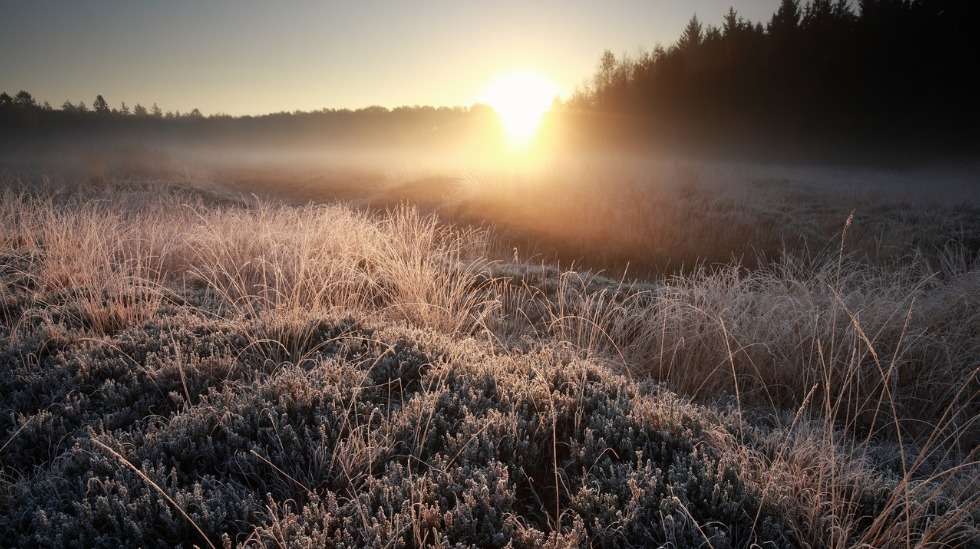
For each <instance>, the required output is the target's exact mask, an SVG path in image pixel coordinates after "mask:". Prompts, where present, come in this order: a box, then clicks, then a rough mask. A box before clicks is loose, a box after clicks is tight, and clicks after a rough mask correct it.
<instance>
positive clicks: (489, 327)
mask: <svg viewBox="0 0 980 549" xmlns="http://www.w3.org/2000/svg"><path fill="white" fill-rule="evenodd" d="M641 168H642V169H637V170H636V172H635V173H641V172H642V173H646V174H649V173H653V174H654V175H653V176H650V175H647V176H645V177H642V178H640V177H633V176H630V175H629V174H618V173H611V174H610V173H607V172H606V171H605V170H604V168H603V167H602V166H599V165H596V166H592V167H591V168H589V167H588V166H586V167H585V168H581V167H579V168H575V169H574V170H571V171H568V172H557V171H555V170H552V169H550V168H549V167H545V168H542V169H541V170H539V171H538V172H536V173H533V174H531V175H526V176H519V175H515V174H496V175H492V176H491V175H472V176H468V177H462V178H445V177H437V176H435V175H432V174H421V173H420V174H416V175H413V176H412V177H408V178H406V177H400V178H399V177H390V176H388V177H381V176H378V177H374V176H371V177H369V176H364V177H361V178H355V179H351V178H347V179H346V180H347V181H354V182H355V184H351V183H348V184H346V185H340V184H339V183H336V182H334V181H333V180H332V179H331V180H330V181H327V180H326V179H329V178H326V179H325V176H318V175H317V176H313V175H310V174H309V173H306V172H295V173H289V172H286V171H282V170H280V171H274V172H273V171H270V172H261V171H257V170H254V169H248V170H239V171H237V172H236V171H233V170H231V169H228V168H225V169H222V170H218V169H214V170H210V171H208V172H207V173H189V172H188V173H186V174H184V175H183V176H180V177H177V176H173V175H172V174H171V175H168V176H167V177H165V178H155V177H146V176H141V177H135V176H123V175H118V174H115V175H102V176H99V177H88V176H86V177H67V176H65V177H50V178H49V177H38V176H24V175H14V174H7V175H5V176H4V177H3V179H2V181H0V365H2V366H0V395H3V396H2V398H0V532H3V534H2V535H0V545H2V546H11V547H28V546H49V547H61V546H85V547H95V546H104V547H118V546H173V545H185V546H191V545H196V546H200V547H218V546H229V547H230V546H239V545H240V546H249V547H287V546H288V547H293V546H295V547H321V546H347V547H360V546H373V547H416V546H423V545H435V546H489V547H505V546H512V547H569V546H599V547H650V546H669V547H713V548H716V549H720V548H723V547H752V546H759V547H834V548H838V547H840V548H843V547H976V546H978V539H980V530H978V528H980V524H978V520H980V462H978V455H977V448H978V442H980V426H978V424H977V418H978V413H980V400H978V390H980V377H978V373H980V372H978V367H980V226H978V223H980V221H978V220H980V207H978V205H977V204H976V203H966V204H965V205H964V204H963V203H962V201H960V200H957V199H953V200H951V201H950V202H948V203H944V202H941V201H932V202H930V201H927V200H924V199H922V197H921V195H918V194H915V193H914V192H905V191H903V190H901V188H898V187H899V186H897V185H896V186H888V185H884V184H882V185H879V184H876V183H874V182H868V181H863V182H862V184H860V185H859V184H850V183H844V184H842V185H841V186H840V187H837V188H831V187H827V186H822V185H809V184H805V183H801V182H800V181H801V177H800V176H799V174H794V173H790V172H787V173H784V174H776V175H773V173H771V172H770V173H767V174H762V175H759V174H755V173H752V172H751V170H749V169H748V168H746V169H744V170H742V171H739V169H736V168H733V167H731V166H729V167H724V168H719V169H717V170H710V169H706V168H699V167H697V166H694V167H691V166H689V165H684V164H678V163H673V164H665V165H663V166H659V167H657V168H656V169H655V170H653V172H651V170H650V169H649V167H648V166H643V167H641ZM733 170H734V171H735V172H737V173H740V174H741V175H742V176H741V177H740V178H739V179H738V182H737V184H733V183H732V181H731V180H730V179H725V177H727V176H725V174H730V173H732V172H733ZM573 171H574V172H575V173H572V172H573ZM343 179H344V178H342V177H341V178H337V180H338V181H339V180H343ZM803 179H805V178H803ZM886 179H887V178H886ZM972 192H973V191H969V190H968V191H966V194H971V193H972ZM936 194H937V193H934V194H933V196H935V195H936Z"/></svg>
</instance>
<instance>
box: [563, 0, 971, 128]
mask: <svg viewBox="0 0 980 549" xmlns="http://www.w3.org/2000/svg"><path fill="white" fill-rule="evenodd" d="M978 8H980V2H976V1H975V0H859V1H858V2H857V3H856V4H852V3H851V2H849V1H848V0H811V1H809V2H807V3H805V4H803V3H801V2H800V1H799V0H782V2H781V4H780V5H779V7H778V9H777V10H776V12H775V13H774V14H773V15H772V17H771V18H770V19H769V21H768V22H767V23H766V24H763V23H761V22H751V21H748V20H746V19H745V18H743V17H741V16H740V15H739V14H738V12H737V11H736V10H735V9H734V8H730V9H729V10H728V12H727V13H726V14H725V15H724V17H723V20H722V23H721V25H720V26H715V25H705V24H703V23H702V22H701V21H700V20H699V19H698V17H697V16H696V15H695V16H694V17H692V18H691V20H690V22H689V23H688V24H687V27H686V28H685V29H684V31H683V32H682V33H681V35H680V37H679V38H678V40H677V41H676V42H675V43H674V44H672V45H670V46H669V47H663V46H660V45H658V46H657V47H655V48H654V49H653V50H651V51H648V52H643V53H641V54H639V55H637V56H629V55H622V56H618V57H617V56H616V55H614V54H613V53H612V52H611V51H606V52H605V53H604V54H603V55H602V57H601V59H600V62H599V66H598V69H597V71H596V73H595V74H594V76H593V78H592V79H591V81H590V82H588V83H587V84H586V85H585V86H584V87H583V88H582V89H580V90H579V91H578V92H577V93H576V94H575V96H574V97H573V99H572V101H571V104H572V106H574V107H576V108H578V109H582V110H587V111H594V112H602V113H617V114H626V115H629V117H628V118H629V119H631V120H632V121H633V123H634V125H635V127H636V128H637V129H638V130H640V131H650V132H655V133H661V134H662V133H665V132H673V133H675V134H678V135H680V136H682V137H688V138H691V139H694V140H712V139H720V140H723V141H731V140H733V139H743V138H745V137H746V136H770V137H780V138H786V137H789V138H794V139H804V140H809V141H815V140H826V139H836V138H841V137H844V138H846V139H851V140H855V141H860V140H862V139H863V140H865V141H875V140H883V141H887V142H892V141H893V140H894V138H895V137H896V136H903V137H905V138H908V139H910V140H913V141H919V142H933V143H935V142H936V141H937V140H939V139H940V138H942V137H959V138H968V139H973V140H975V139H976V135H975V133H976V129H977V122H978V121H980V117H978V110H980V109H978V103H980V87H978V84H977V80H978V79H977V74H976V73H977V70H978V68H980V63H978V61H980V56H978V51H980V50H978V37H980V31H978V30H977V23H978V21H980V19H978V16H980V10H978Z"/></svg>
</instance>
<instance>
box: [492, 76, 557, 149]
mask: <svg viewBox="0 0 980 549" xmlns="http://www.w3.org/2000/svg"><path fill="white" fill-rule="evenodd" d="M556 96H558V87H557V86H555V84H554V83H553V82H551V81H550V80H548V79H547V78H545V77H543V76H541V75H539V74H536V73H533V72H515V73H510V74H506V75H503V76H500V77H498V78H497V79H496V80H494V81H493V82H492V83H491V84H490V85H489V86H488V87H487V89H486V91H485V92H484V94H483V96H482V97H481V101H482V102H484V103H486V104H488V105H490V107H492V108H493V110H494V111H496V113H497V116H498V117H500V122H501V124H502V125H503V127H504V132H505V133H506V134H507V139H508V141H510V143H511V144H512V145H518V146H521V145H526V144H528V143H529V142H530V141H531V139H532V138H533V137H534V134H535V133H536V132H537V130H538V127H539V126H540V125H541V119H542V118H543V117H544V115H545V113H547V112H548V110H549V109H550V108H551V104H552V102H553V101H554V99H555V97H556Z"/></svg>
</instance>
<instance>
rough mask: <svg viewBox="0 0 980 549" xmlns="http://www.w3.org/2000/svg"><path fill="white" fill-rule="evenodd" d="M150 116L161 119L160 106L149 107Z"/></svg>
mask: <svg viewBox="0 0 980 549" xmlns="http://www.w3.org/2000/svg"><path fill="white" fill-rule="evenodd" d="M150 114H151V115H153V117H154V118H163V111H162V110H160V106H159V105H157V104H156V103H154V104H153V106H152V107H150Z"/></svg>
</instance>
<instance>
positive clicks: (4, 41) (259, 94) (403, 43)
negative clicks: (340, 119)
mask: <svg viewBox="0 0 980 549" xmlns="http://www.w3.org/2000/svg"><path fill="white" fill-rule="evenodd" d="M732 4H734V6H735V8H736V9H737V10H738V11H739V12H740V13H741V14H742V15H743V16H746V17H747V18H749V19H751V20H753V21H759V20H763V21H765V20H768V19H769V16H770V15H771V14H772V12H773V11H774V10H775V9H776V6H777V5H778V0H741V1H740V0H686V1H668V0H609V1H606V2H602V1H584V0H568V1H564V2H562V1H555V0H544V1H537V2H533V1H529V0H525V1H511V0H498V1H481V2H475V1H465V0H456V1H452V0H439V1H428V2H423V1H418V2H409V1H402V2H396V1H380V0H362V1H357V2H328V1H323V0H320V1H314V0H293V1H283V2H272V1H261V0H212V1H205V0H160V1H155V2H151V1H139V0H129V1H125V0H89V1H85V0H75V1H63V2H56V1H51V0H0V90H6V91H7V92H8V93H10V94H11V95H13V94H14V93H16V92H17V91H18V90H21V89H26V90H28V91H30V92H31V93H33V94H34V96H35V97H36V98H37V99H39V100H47V101H50V102H51V104H52V105H54V106H56V107H57V106H59V105H61V103H62V102H64V100H65V99H70V100H71V101H73V102H78V101H79V100H84V101H85V102H86V103H87V104H89V105H91V103H92V100H93V99H94V98H95V95H96V94H99V93H101V94H103V95H104V96H105V97H106V99H107V100H108V101H109V103H110V104H112V105H113V106H118V105H119V102H120V101H126V102H127V104H129V105H133V104H134V103H137V102H138V103H142V104H144V105H150V104H152V103H153V102H157V103H158V104H159V105H160V106H161V108H163V109H164V110H173V109H178V110H181V111H188V110H190V109H192V108H194V107H197V108H200V109H201V110H202V111H203V112H204V113H205V114H211V113H216V112H224V113H229V114H258V113H267V112H277V111H282V110H289V111H291V110H296V109H300V110H314V109H320V108H323V107H337V108H340V107H350V108H357V107H365V106H370V105H383V106H386V107H395V106H399V105H436V106H442V105H470V104H472V103H473V102H474V101H475V100H476V99H477V98H478V97H479V96H480V95H481V93H482V91H483V90H485V89H486V87H487V85H488V84H489V83H490V82H491V81H492V80H493V79H494V78H495V77H496V76H498V75H500V74H505V73H509V72H515V71H534V72H537V73H540V74H542V75H544V76H546V77H547V78H549V79H551V80H552V81H554V82H555V84H557V85H558V87H559V88H560V89H561V90H562V92H563V93H564V94H565V95H567V94H569V93H570V92H571V91H573V90H574V89H575V87H576V86H577V85H579V84H581V83H582V82H583V81H584V80H585V79H586V78H588V77H589V76H590V75H591V74H592V72H593V70H594V68H595V66H596V63H597V61H598V59H599V55H600V54H601V53H602V51H603V50H605V49H611V50H613V51H614V52H616V53H624V52H625V53H636V52H637V51H639V50H640V49H641V48H642V49H650V48H651V47H652V46H653V45H655V44H656V43H657V42H662V43H664V44H669V43H671V42H673V41H674V40H675V39H676V38H677V36H678V35H679V33H680V31H681V29H682V28H683V26H684V25H685V24H686V22H687V20H688V19H689V18H690V17H691V15H693V14H694V13H697V15H698V17H699V18H700V19H701V20H702V21H705V22H708V23H715V24H717V23H720V21H721V16H722V14H723V13H724V12H725V11H726V10H727V9H728V7H729V5H732Z"/></svg>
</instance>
